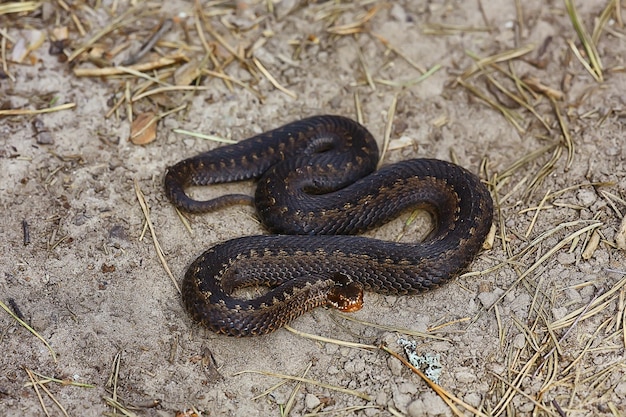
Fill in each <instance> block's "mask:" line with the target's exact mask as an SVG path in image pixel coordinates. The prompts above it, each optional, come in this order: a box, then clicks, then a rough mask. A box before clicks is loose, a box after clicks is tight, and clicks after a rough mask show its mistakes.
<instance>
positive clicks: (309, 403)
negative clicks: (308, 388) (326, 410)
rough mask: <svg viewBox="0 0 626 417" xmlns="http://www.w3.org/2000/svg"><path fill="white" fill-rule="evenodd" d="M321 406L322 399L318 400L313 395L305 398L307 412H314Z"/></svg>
mask: <svg viewBox="0 0 626 417" xmlns="http://www.w3.org/2000/svg"><path fill="white" fill-rule="evenodd" d="M320 404H321V401H320V399H319V398H317V397H316V396H315V395H313V394H307V395H306V396H305V397H304V405H305V406H306V408H307V410H313V409H314V408H316V407H317V406H319V405H320Z"/></svg>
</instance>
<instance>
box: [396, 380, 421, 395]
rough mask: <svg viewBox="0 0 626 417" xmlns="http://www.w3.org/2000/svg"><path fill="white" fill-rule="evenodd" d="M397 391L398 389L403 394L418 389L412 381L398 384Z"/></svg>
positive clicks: (412, 392) (414, 391) (413, 392)
mask: <svg viewBox="0 0 626 417" xmlns="http://www.w3.org/2000/svg"><path fill="white" fill-rule="evenodd" d="M398 391H400V392H401V393H403V394H416V393H417V391H418V387H417V385H416V384H413V383H412V382H403V383H401V384H400V385H398Z"/></svg>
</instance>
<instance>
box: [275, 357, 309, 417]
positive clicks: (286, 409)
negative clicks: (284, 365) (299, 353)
mask: <svg viewBox="0 0 626 417" xmlns="http://www.w3.org/2000/svg"><path fill="white" fill-rule="evenodd" d="M311 366H313V362H309V364H308V365H307V366H306V369H305V370H304V372H302V376H301V378H303V379H304V378H305V377H306V374H308V373H309V370H310V369H311ZM301 386H302V381H297V382H296V384H295V385H294V387H293V389H292V390H291V395H290V396H289V399H288V400H287V403H285V405H284V407H282V409H281V410H280V415H281V417H285V416H288V415H289V413H290V412H291V409H292V408H293V405H294V403H295V401H296V396H297V395H298V393H299V392H300V387H301Z"/></svg>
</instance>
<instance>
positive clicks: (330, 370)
mask: <svg viewBox="0 0 626 417" xmlns="http://www.w3.org/2000/svg"><path fill="white" fill-rule="evenodd" d="M326 372H328V374H329V375H337V374H338V373H339V368H337V367H336V366H335V365H331V366H329V367H328V369H327V370H326Z"/></svg>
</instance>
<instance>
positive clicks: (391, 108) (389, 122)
mask: <svg viewBox="0 0 626 417" xmlns="http://www.w3.org/2000/svg"><path fill="white" fill-rule="evenodd" d="M397 104H398V93H396V94H394V96H393V99H392V100H391V105H389V110H387V123H386V125H385V134H384V135H383V150H382V151H381V153H380V159H379V160H378V167H379V168H380V166H381V165H382V163H383V161H384V160H385V156H386V155H387V149H389V142H390V141H391V128H392V127H393V120H394V117H395V114H396V105H397Z"/></svg>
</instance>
